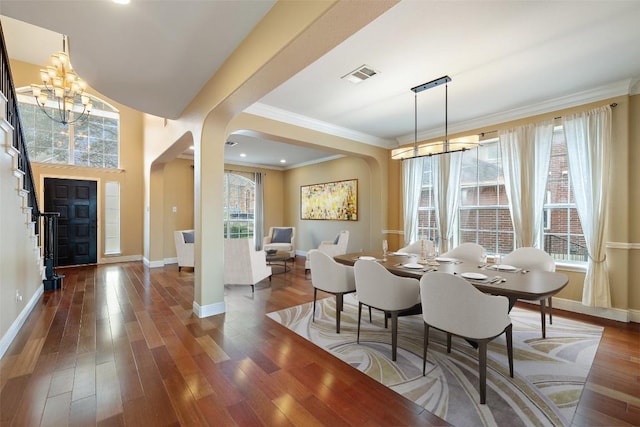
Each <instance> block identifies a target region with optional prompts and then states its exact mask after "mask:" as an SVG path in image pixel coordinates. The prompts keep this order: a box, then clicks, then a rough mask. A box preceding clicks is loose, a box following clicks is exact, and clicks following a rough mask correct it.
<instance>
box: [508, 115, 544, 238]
mask: <svg viewBox="0 0 640 427" xmlns="http://www.w3.org/2000/svg"><path fill="white" fill-rule="evenodd" d="M498 138H499V144H500V154H501V157H502V169H503V173H504V185H505V190H506V193H507V196H508V199H509V211H510V212H511V221H512V223H513V231H514V233H515V244H516V248H520V247H528V246H538V243H539V241H540V240H539V239H540V231H541V229H542V220H543V215H544V209H543V208H544V199H545V194H546V190H547V177H548V175H549V163H550V160H551V143H552V142H553V120H547V121H544V122H540V123H532V124H529V125H524V126H518V127H516V128H512V129H507V130H502V131H500V132H499V133H498Z"/></svg>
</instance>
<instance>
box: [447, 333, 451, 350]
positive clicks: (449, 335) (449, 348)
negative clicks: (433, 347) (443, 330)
mask: <svg viewBox="0 0 640 427" xmlns="http://www.w3.org/2000/svg"><path fill="white" fill-rule="evenodd" d="M447 353H451V334H450V333H449V332H447Z"/></svg>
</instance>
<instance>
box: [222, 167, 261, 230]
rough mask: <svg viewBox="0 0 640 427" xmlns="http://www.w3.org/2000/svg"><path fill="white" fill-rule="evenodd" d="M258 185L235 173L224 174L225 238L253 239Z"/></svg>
mask: <svg viewBox="0 0 640 427" xmlns="http://www.w3.org/2000/svg"><path fill="white" fill-rule="evenodd" d="M255 190H256V184H255V182H253V181H252V180H250V179H249V178H247V177H244V176H242V175H239V174H235V173H228V172H227V173H225V174H224V200H225V206H224V237H225V239H244V238H250V237H253V229H254V214H255Z"/></svg>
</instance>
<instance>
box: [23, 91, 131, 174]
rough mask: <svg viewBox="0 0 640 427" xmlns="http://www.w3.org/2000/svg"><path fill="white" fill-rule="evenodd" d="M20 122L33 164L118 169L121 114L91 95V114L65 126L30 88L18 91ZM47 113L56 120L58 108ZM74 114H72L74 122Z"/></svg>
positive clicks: (49, 105)
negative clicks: (41, 104)
mask: <svg viewBox="0 0 640 427" xmlns="http://www.w3.org/2000/svg"><path fill="white" fill-rule="evenodd" d="M17 95H18V105H19V110H20V120H21V122H22V128H23V131H24V137H25V139H26V142H27V149H28V150H29V157H30V160H31V161H32V162H39V163H56V164H65V165H75V166H89V167H95V168H110V169H115V168H118V166H119V157H118V154H119V150H118V147H119V139H120V130H119V129H120V113H119V112H118V110H117V109H116V108H114V107H113V106H111V105H110V104H108V103H107V102H105V101H103V100H101V99H99V98H96V97H95V96H92V95H89V97H90V98H91V100H92V103H93V109H92V110H91V114H90V115H89V116H88V117H86V118H82V119H80V120H78V121H77V122H76V123H70V124H68V125H63V124H61V123H57V122H55V121H53V120H51V119H50V118H49V117H47V116H46V115H45V114H44V113H43V112H42V111H41V110H40V107H39V106H38V105H37V104H36V100H35V98H34V97H33V96H32V95H31V89H30V88H22V89H19V90H18V91H17ZM44 108H45V110H48V111H47V112H48V113H49V114H50V115H51V116H52V117H55V115H56V114H57V112H56V109H57V104H55V103H53V101H49V102H48V103H47V105H45V107H44ZM73 114H74V113H73V112H72V113H71V115H72V117H71V120H73Z"/></svg>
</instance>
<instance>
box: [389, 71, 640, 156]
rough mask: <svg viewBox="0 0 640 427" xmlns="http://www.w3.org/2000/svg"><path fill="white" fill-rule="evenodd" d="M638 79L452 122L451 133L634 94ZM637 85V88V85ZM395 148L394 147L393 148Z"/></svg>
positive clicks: (432, 133) (408, 139)
mask: <svg viewBox="0 0 640 427" xmlns="http://www.w3.org/2000/svg"><path fill="white" fill-rule="evenodd" d="M637 83H638V79H624V80H620V81H617V82H614V83H610V84H608V85H604V86H600V87H597V88H593V89H589V90H585V91H582V92H577V93H574V94H571V95H566V96H561V97H558V98H554V99H549V100H546V101H542V102H539V103H536V104H531V105H527V106H524V107H519V108H514V109H511V110H507V111H503V112H500V113H496V114H489V115H486V116H483V117H481V118H478V119H473V120H467V121H464V122H459V123H454V124H451V123H449V134H456V133H461V132H465V131H469V130H472V129H480V128H483V127H487V126H495V125H497V124H499V123H506V122H509V121H512V120H519V119H523V118H527V117H532V116H536V115H538V114H545V113H551V112H553V111H558V110H563V109H565V108H573V107H578V106H580V105H585V104H589V103H591V102H596V101H600V100H604V99H608V98H614V97H616V96H623V95H631V94H633V91H634V89H635V91H636V92H638V93H640V84H637ZM634 86H635V87H634ZM442 136H443V135H442V129H438V130H434V129H432V130H427V131H424V132H419V133H418V141H424V140H427V139H432V138H438V137H442ZM414 140H415V135H414V134H413V133H412V134H407V135H402V136H399V137H398V138H397V142H398V144H397V146H400V145H404V144H410V143H413V142H414ZM394 148H395V147H394Z"/></svg>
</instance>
